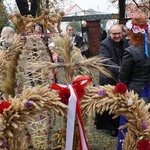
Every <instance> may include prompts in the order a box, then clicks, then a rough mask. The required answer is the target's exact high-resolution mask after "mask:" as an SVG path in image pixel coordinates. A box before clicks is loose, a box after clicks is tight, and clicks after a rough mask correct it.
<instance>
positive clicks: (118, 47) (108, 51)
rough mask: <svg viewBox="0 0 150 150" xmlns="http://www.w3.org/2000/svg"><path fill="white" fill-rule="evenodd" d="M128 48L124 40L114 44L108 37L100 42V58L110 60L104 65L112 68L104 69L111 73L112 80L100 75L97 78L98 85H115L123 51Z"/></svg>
mask: <svg viewBox="0 0 150 150" xmlns="http://www.w3.org/2000/svg"><path fill="white" fill-rule="evenodd" d="M128 46H129V45H128V41H127V40H126V39H124V38H123V39H122V40H121V41H120V42H119V43H116V42H114V41H113V40H112V39H111V37H110V36H109V37H107V38H106V39H105V40H103V41H102V42H101V44H100V56H101V57H103V58H110V60H108V61H106V62H105V63H106V64H107V65H111V66H113V67H107V68H106V69H108V70H109V71H110V72H111V73H112V77H113V78H108V77H106V76H104V75H102V74H100V78H99V84H100V85H105V84H111V85H115V84H116V83H117V81H118V74H119V70H120V64H121V59H122V55H123V51H124V49H125V48H127V47H128Z"/></svg>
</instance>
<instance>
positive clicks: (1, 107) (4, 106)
mask: <svg viewBox="0 0 150 150" xmlns="http://www.w3.org/2000/svg"><path fill="white" fill-rule="evenodd" d="M10 105H11V104H10V103H9V102H8V101H6V100H4V101H2V102H1V103H0V114H2V113H3V111H4V109H7V108H8V107H9V106H10Z"/></svg>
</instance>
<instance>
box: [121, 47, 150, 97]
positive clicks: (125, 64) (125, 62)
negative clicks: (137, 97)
mask: <svg viewBox="0 0 150 150" xmlns="http://www.w3.org/2000/svg"><path fill="white" fill-rule="evenodd" d="M149 54H150V46H149ZM119 80H120V81H121V82H123V83H125V84H127V86H128V89H129V90H134V91H135V92H136V93H138V94H140V93H141V91H142V89H143V88H144V86H146V85H147V84H148V83H149V84H150V57H147V56H146V55H145V54H144V48H139V47H135V46H133V45H131V46H130V47H128V48H127V49H125V52H124V55H123V59H122V65H121V70H120V74H119Z"/></svg>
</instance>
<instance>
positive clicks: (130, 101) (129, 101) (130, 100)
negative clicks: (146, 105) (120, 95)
mask: <svg viewBox="0 0 150 150" xmlns="http://www.w3.org/2000/svg"><path fill="white" fill-rule="evenodd" d="M132 103H133V100H132V98H129V99H128V104H127V105H128V106H131V105H132Z"/></svg>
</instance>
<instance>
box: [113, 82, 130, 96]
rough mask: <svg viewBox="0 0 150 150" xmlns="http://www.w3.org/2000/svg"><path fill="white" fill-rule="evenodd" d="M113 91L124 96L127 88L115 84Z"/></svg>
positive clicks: (123, 85) (122, 84) (121, 84)
mask: <svg viewBox="0 0 150 150" xmlns="http://www.w3.org/2000/svg"><path fill="white" fill-rule="evenodd" d="M114 91H115V92H116V93H120V94H125V92H126V91H127V86H126V85H125V84H124V83H117V84H116V86H115V89H114Z"/></svg>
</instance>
